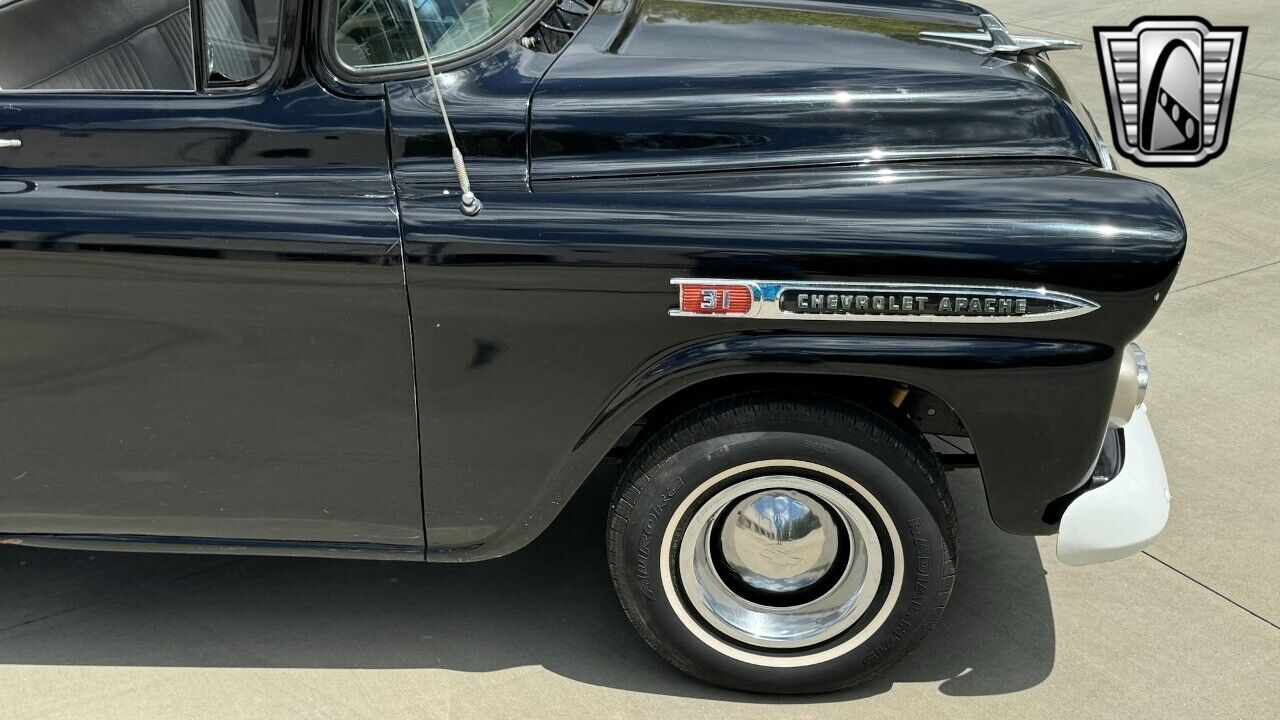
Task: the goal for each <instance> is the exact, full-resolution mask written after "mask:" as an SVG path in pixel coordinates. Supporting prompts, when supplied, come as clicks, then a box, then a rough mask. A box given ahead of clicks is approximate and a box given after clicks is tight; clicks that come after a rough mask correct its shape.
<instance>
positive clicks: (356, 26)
mask: <svg viewBox="0 0 1280 720" xmlns="http://www.w3.org/2000/svg"><path fill="white" fill-rule="evenodd" d="M533 2H534V0H341V1H340V2H339V4H338V21H337V32H336V35H337V37H336V38H335V39H334V40H335V44H336V47H337V51H338V58H339V59H340V60H342V62H343V63H345V64H346V65H348V66H350V67H353V68H367V67H378V66H383V65H395V64H400V63H408V62H414V61H418V60H421V58H422V52H421V51H420V50H419V48H418V37H417V33H416V31H415V30H414V27H413V18H412V16H410V15H409V9H410V8H411V7H412V8H414V9H416V11H417V13H418V21H419V22H420V23H421V24H422V32H423V34H424V35H425V36H426V39H427V45H428V47H429V49H430V50H431V57H432V59H433V60H438V59H441V58H446V57H448V56H450V55H457V54H458V53H461V52H464V51H466V50H468V49H469V48H472V47H475V46H476V45H479V44H480V43H483V42H484V41H486V40H488V39H489V38H491V37H493V36H494V35H496V34H497V33H499V32H501V31H502V30H503V29H505V28H506V26H507V25H508V24H510V23H511V21H512V20H514V19H515V17H516V16H517V15H519V14H520V12H521V11H522V10H524V9H525V8H527V7H528V6H529V5H531V4H532V3H533Z"/></svg>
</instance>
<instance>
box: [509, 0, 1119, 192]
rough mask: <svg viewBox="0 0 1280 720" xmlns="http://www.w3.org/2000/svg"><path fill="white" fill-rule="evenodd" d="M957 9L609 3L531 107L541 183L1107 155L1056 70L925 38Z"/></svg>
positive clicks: (952, 21) (795, 2)
mask: <svg viewBox="0 0 1280 720" xmlns="http://www.w3.org/2000/svg"><path fill="white" fill-rule="evenodd" d="M982 12H984V11H982V10H981V9H979V8H976V7H974V6H972V5H969V4H967V3H960V2H951V1H950V0H906V1H905V2H893V3H891V2H888V1H883V0H882V1H880V2H876V1H870V2H856V3H854V2H837V1H831V0H731V1H729V2H703V1H700V0H601V3H600V5H599V6H598V7H597V8H596V11H595V13H594V14H593V15H592V17H591V18H590V20H588V21H587V23H586V24H585V25H584V26H583V27H582V29H581V30H580V31H579V33H578V35H577V36H576V37H575V38H574V39H573V41H572V42H571V43H570V44H569V46H568V47H567V48H566V49H565V50H564V52H563V53H562V54H561V56H560V57H559V58H558V59H557V60H556V61H555V63H554V64H553V65H552V67H551V68H550V70H549V71H548V72H547V74H546V76H545V77H544V78H543V80H542V82H541V83H540V84H539V85H538V87H537V90H536V91H535V93H534V96H533V98H532V101H531V111H530V112H531V114H530V145H529V150H530V166H531V175H532V177H533V178H534V179H539V178H542V179H547V178H557V177H583V176H590V175H597V176H598V175H632V174H652V173H664V172H676V171H687V170H690V169H718V168H725V169H728V168H744V167H747V168H749V167H768V166H782V165H805V164H822V163H850V162H862V161H866V162H877V161H893V160H929V159H967V158H978V159H983V160H991V159H993V158H1001V157H1007V158H1031V157H1036V158H1060V159H1072V160H1079V161H1084V162H1096V161H1097V155H1096V153H1095V150H1094V146H1093V143H1092V141H1091V139H1090V136H1089V134H1088V133H1087V132H1086V130H1085V128H1084V127H1083V126H1082V125H1081V123H1080V121H1079V119H1078V118H1077V116H1076V115H1075V113H1074V112H1073V110H1072V109H1071V105H1070V102H1069V100H1068V98H1067V97H1066V91H1065V90H1064V89H1063V88H1062V86H1061V83H1060V82H1059V80H1058V79H1057V77H1056V75H1055V74H1054V73H1053V71H1052V70H1051V69H1050V68H1049V66H1048V64H1047V63H1046V62H1045V61H1043V60H1041V59H1039V58H1037V57H1029V56H1025V55H1024V56H1022V59H1021V60H1019V61H1017V62H1014V61H1012V60H1009V59H1005V58H1001V57H996V56H989V55H982V54H980V53H976V52H974V51H973V50H971V49H967V48H963V47H957V46H954V45H947V44H944V43H939V42H934V41H929V40H926V39H924V38H922V37H921V36H920V33H921V32H922V31H940V32H973V31H977V30H980V29H981V22H980V21H979V19H978V16H979V14H981V13H982Z"/></svg>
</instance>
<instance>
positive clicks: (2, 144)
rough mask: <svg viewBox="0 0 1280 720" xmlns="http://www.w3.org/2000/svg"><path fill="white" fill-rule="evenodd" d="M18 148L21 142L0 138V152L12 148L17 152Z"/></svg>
mask: <svg viewBox="0 0 1280 720" xmlns="http://www.w3.org/2000/svg"><path fill="white" fill-rule="evenodd" d="M20 147H22V141H21V140H16V139H10V138H0V150H3V149H5V148H13V149H14V150H17V149H18V148H20Z"/></svg>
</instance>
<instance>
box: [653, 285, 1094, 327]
mask: <svg viewBox="0 0 1280 720" xmlns="http://www.w3.org/2000/svg"><path fill="white" fill-rule="evenodd" d="M671 284H672V285H677V286H683V285H707V286H719V285H724V286H745V287H747V288H750V290H751V309H750V310H749V311H748V312H746V313H741V314H713V313H697V312H685V311H683V310H681V309H680V307H679V305H678V303H679V294H678V293H677V306H676V307H675V308H674V309H671V310H669V311H668V314H669V315H670V316H671V317H720V318H752V319H757V320H843V321H846V322H915V323H920V322H931V323H975V324H993V323H1029V322H1047V321H1051V320H1063V319H1066V318H1071V317H1076V316H1079V315H1085V314H1087V313H1091V312H1093V311H1094V310H1097V309H1098V308H1099V307H1101V306H1100V305H1099V304H1098V303H1096V302H1093V301H1092V300H1086V299H1085V298H1082V297H1078V296H1076V295H1071V294H1069V293H1064V292H1057V291H1055V290H1046V289H1045V288H1043V287H1038V288H1028V287H1014V286H1007V285H950V284H944V283H939V284H930V283H893V282H805V281H802V280H789V281H781V282H772V281H761V280H727V279H723V278H672V279H671ZM788 291H803V292H806V293H817V294H831V293H834V294H839V293H846V294H849V293H852V294H857V295H868V296H874V295H886V296H887V295H924V296H956V297H965V298H970V297H980V298H984V299H985V298H998V299H1003V300H1015V301H1016V300H1027V301H1037V302H1040V303H1052V304H1055V305H1058V306H1061V307H1060V308H1059V309H1053V310H1046V311H1039V312H1028V313H1027V314H1025V315H958V314H956V315H940V314H937V313H936V312H933V313H930V314H911V315H907V314H872V313H865V314H859V313H818V312H813V313H803V312H794V311H790V310H787V309H785V308H783V306H782V302H781V300H782V297H783V294H784V293H786V292H788Z"/></svg>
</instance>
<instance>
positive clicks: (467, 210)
mask: <svg viewBox="0 0 1280 720" xmlns="http://www.w3.org/2000/svg"><path fill="white" fill-rule="evenodd" d="M406 2H407V3H408V5H409V15H410V16H411V17H412V18H413V29H414V31H415V32H417V33H418V44H419V45H421V46H422V56H423V57H424V58H426V59H427V73H428V74H429V75H431V85H432V87H434V88H435V91H436V102H438V103H439V104H440V117H442V118H443V119H444V129H445V132H447V133H448V134H449V148H450V149H451V150H452V152H453V169H454V170H456V171H457V172H458V187H460V188H462V203H461V204H460V205H459V206H458V209H459V210H461V211H462V214H463V215H466V216H467V217H475V216H476V215H479V214H480V210H481V209H483V208H484V205H482V204H481V203H480V198H478V197H476V194H475V193H473V192H471V178H470V177H468V176H467V163H466V161H465V160H463V159H462V151H461V150H459V149H458V141H457V140H455V139H454V137H453V123H451V122H449V111H448V110H446V109H445V107H444V94H443V93H441V92H440V80H439V79H437V78H436V69H435V66H433V65H432V64H431V51H430V50H429V49H428V48H427V36H426V35H425V34H423V32H422V21H421V20H419V19H418V8H417V5H416V3H414V1H413V0H406Z"/></svg>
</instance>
